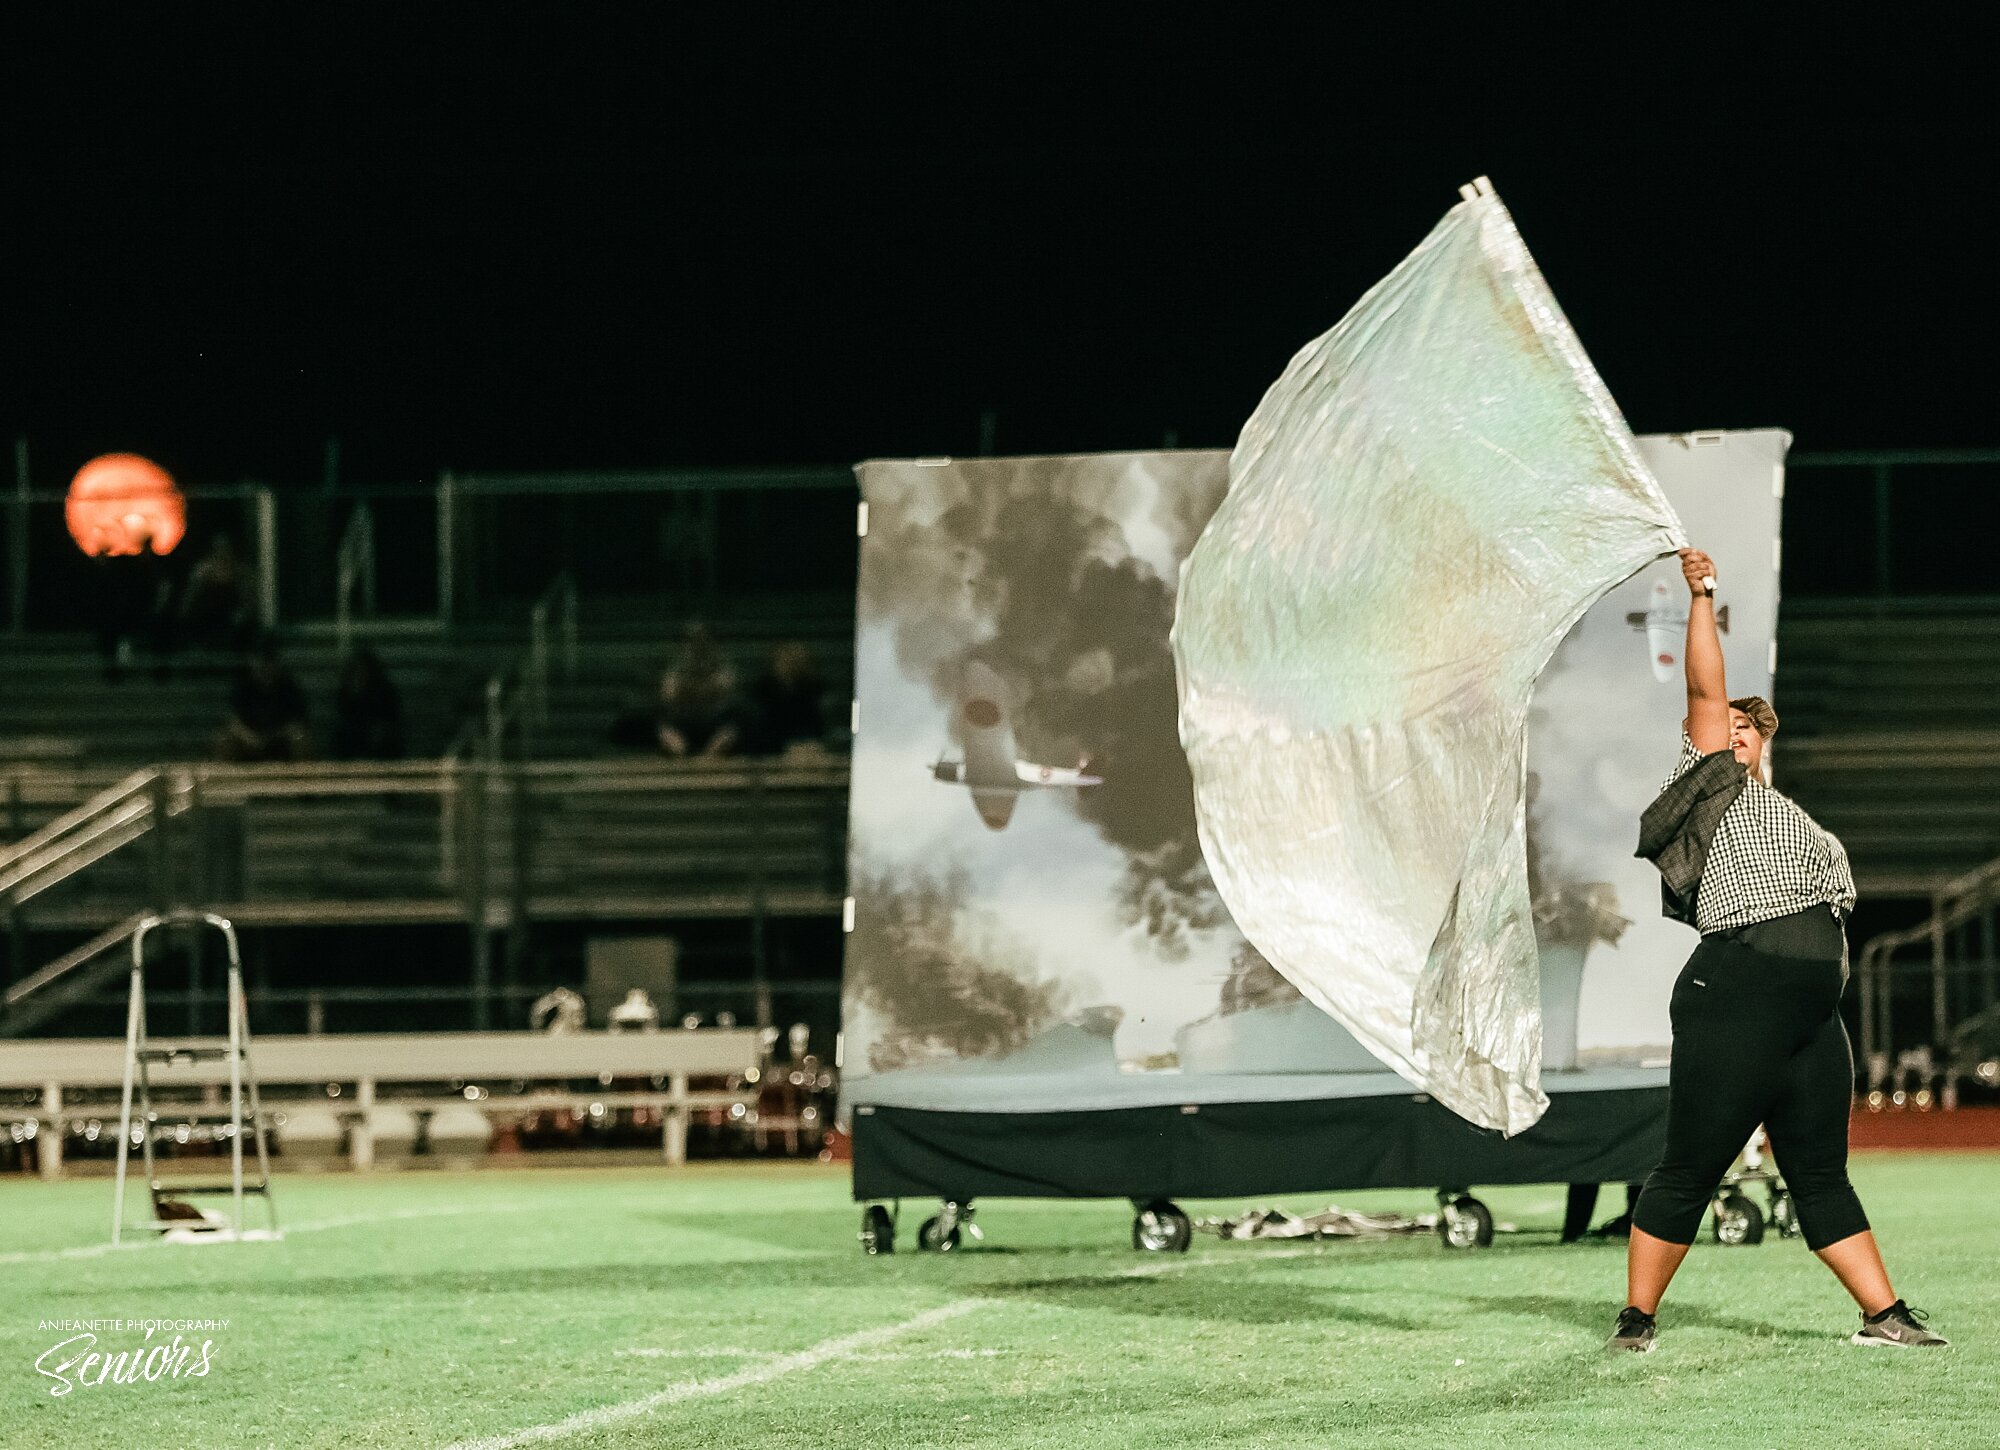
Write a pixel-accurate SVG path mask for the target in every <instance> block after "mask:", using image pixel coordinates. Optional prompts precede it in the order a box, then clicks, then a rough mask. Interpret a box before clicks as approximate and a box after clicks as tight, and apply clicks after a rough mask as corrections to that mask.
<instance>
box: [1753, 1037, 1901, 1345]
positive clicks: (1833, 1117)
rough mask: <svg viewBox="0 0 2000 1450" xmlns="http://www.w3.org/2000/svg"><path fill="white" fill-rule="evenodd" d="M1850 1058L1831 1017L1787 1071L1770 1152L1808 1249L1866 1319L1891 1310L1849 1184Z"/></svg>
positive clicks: (1890, 1292)
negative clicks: (1793, 1207)
mask: <svg viewBox="0 0 2000 1450" xmlns="http://www.w3.org/2000/svg"><path fill="white" fill-rule="evenodd" d="M1853 1096H1854V1055H1853V1050H1852V1049H1851V1048H1850V1046H1849V1045H1848V1041H1847V1028H1846V1027H1845V1026H1844V1025H1843V1024H1842V1022H1841V1020H1840V1016H1839V1014H1838V1013H1837V1012H1836V1013H1833V1014H1831V1015H1829V1016H1828V1017H1827V1019H1826V1021H1825V1022H1824V1023H1822V1024H1821V1026H1820V1028H1819V1030H1818V1031H1817V1032H1815V1033H1814V1034H1813V1036H1812V1039H1811V1040H1810V1041H1809V1042H1807V1044H1806V1045H1805V1046H1804V1047H1803V1048H1801V1049H1800V1050H1799V1052H1798V1053H1797V1054H1796V1055H1795V1056H1794V1057H1793V1058H1792V1060H1791V1062H1790V1063H1789V1064H1788V1066H1787V1071H1786V1074H1785V1089H1784V1092H1783V1093H1782V1094H1781V1095H1780V1097H1779V1099H1778V1101H1777V1103H1776V1104H1774V1105H1773V1107H1772V1109H1771V1116H1770V1120H1769V1122H1768V1123H1767V1125H1766V1126H1767V1127H1768V1128H1769V1130H1770V1135H1771V1151H1772V1153H1773V1155H1774V1156H1775V1157H1776V1158H1777V1160H1778V1167H1779V1169H1780V1170H1781V1171H1782V1172H1783V1174H1784V1177H1785V1187H1786V1188H1787V1189H1788V1190H1790V1192H1791V1195H1792V1202H1793V1204H1794V1205H1796V1207H1797V1209H1798V1214H1799V1226H1800V1227H1801V1228H1802V1229H1804V1230H1805V1236H1806V1243H1807V1245H1808V1246H1810V1247H1811V1249H1812V1251H1813V1252H1814V1253H1816V1254H1818V1255H1819V1257H1820V1260H1821V1262H1823V1263H1824V1264H1825V1265H1826V1266H1827V1267H1828V1268H1830V1269H1832V1270H1833V1272H1834V1274H1835V1276H1836V1277H1838V1278H1839V1280H1840V1282H1841V1284H1842V1285H1843V1286H1844V1287H1845V1288H1846V1289H1847V1292H1848V1293H1850V1294H1852V1295H1853V1296H1854V1302H1855V1303H1857V1304H1859V1305H1860V1306H1861V1312H1862V1313H1864V1314H1877V1313H1880V1312H1881V1311H1882V1310H1884V1309H1886V1308H1888V1307H1889V1306H1890V1305H1891V1304H1893V1303H1895V1302H1896V1293H1895V1290H1894V1289H1892V1288H1891V1287H1890V1285H1889V1274H1888V1271H1887V1270H1886V1269H1884V1268H1883V1267H1882V1255H1881V1252H1880V1251H1879V1250H1878V1249H1877V1248H1876V1246H1875V1235H1874V1234H1873V1233H1871V1232H1870V1231H1869V1227H1868V1215H1867V1214H1866V1213H1865V1212H1864V1211H1863V1210H1862V1207H1861V1199H1860V1197H1859V1195H1857V1194H1856V1193H1855V1191H1854V1185H1853V1184H1852V1183H1851V1182H1850V1181H1849V1180H1848V1177H1847V1120H1848V1114H1849V1111H1850V1108H1851V1105H1852V1101H1853Z"/></svg>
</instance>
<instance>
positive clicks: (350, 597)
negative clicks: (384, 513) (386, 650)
mask: <svg viewBox="0 0 2000 1450" xmlns="http://www.w3.org/2000/svg"><path fill="white" fill-rule="evenodd" d="M357 590H358V591H359V592H360V594H361V610H362V613H363V614H365V615H367V616H368V617H370V618H373V617H374V614H375V511H374V510H373V509H371V508H370V507H369V506H368V503H367V500H365V499H364V500H362V501H361V502H360V503H358V504H356V505H355V506H354V512H353V513H352V514H350V515H349V516H348V520H347V528H346V529H345V530H344V531H342V533H341V536H340V549H339V552H338V553H337V554H336V555H335V556H334V595H333V633H334V640H335V642H336V643H337V644H338V645H339V647H340V650H341V653H343V654H345V653H346V652H347V648H348V646H349V644H350V643H352V641H353V638H354V595H355V592H356V591H357Z"/></svg>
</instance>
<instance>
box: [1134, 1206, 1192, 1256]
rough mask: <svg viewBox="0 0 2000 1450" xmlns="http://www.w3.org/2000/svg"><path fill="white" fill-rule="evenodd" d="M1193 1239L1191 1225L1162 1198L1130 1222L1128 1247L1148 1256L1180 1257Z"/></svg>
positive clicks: (1176, 1207) (1186, 1218)
mask: <svg viewBox="0 0 2000 1450" xmlns="http://www.w3.org/2000/svg"><path fill="white" fill-rule="evenodd" d="M1193 1238H1194V1224H1193V1223H1192V1222H1190V1221H1189V1219H1188V1216H1187V1215H1186V1214H1185V1213H1183V1212H1181V1210H1180V1208H1179V1206H1178V1205H1176V1204H1172V1203H1168V1202H1167V1201H1166V1200H1165V1199H1159V1200H1157V1201H1155V1202H1153V1203H1149V1204H1147V1205H1146V1206H1145V1207H1144V1208H1142V1209H1140V1210H1139V1214H1138V1217H1136V1218H1134V1219H1133V1220H1132V1247H1133V1248H1135V1249H1140V1250H1142V1251H1144V1252H1146V1253H1149V1254H1184V1253H1186V1252H1187V1250H1188V1244H1189V1242H1190V1241H1192V1240H1193Z"/></svg>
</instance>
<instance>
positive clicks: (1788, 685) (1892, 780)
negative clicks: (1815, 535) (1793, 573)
mask: <svg viewBox="0 0 2000 1450" xmlns="http://www.w3.org/2000/svg"><path fill="white" fill-rule="evenodd" d="M1779 646H1780V655H1779V670H1778V689H1777V694H1778V699H1777V705H1778V708H1779V711H1780V713H1781V714H1782V715H1783V717H1784V721H1785V724H1784V729H1783V732H1782V733H1781V734H1780V735H1779V737H1778V740H1777V744H1776V747H1775V749H1774V751H1773V762H1774V769H1775V771H1776V778H1777V784H1778V785H1779V787H1780V788H1781V789H1783V790H1785V791H1787V792H1789V793H1791V794H1792V795H1794V796H1796V797H1797V798H1798V800H1799V801H1800V803H1801V804H1803V805H1805V806H1806V807H1807V808H1808V809H1809V810H1811V811H1812V812H1813V814H1814V815H1815V816H1816V817H1817V818H1818V819H1819V820H1820V821H1822V822H1823V823H1824V824H1825V825H1826V827H1827V828H1828V829H1829V830H1831V831H1833V832H1834V833H1835V834H1836V835H1838V836H1839V837H1840V838H1841V840H1842V842H1843V843H1844V844H1845V845H1846V847H1847V850H1848V854H1849V856H1850V857H1851V858H1852V860H1853V862H1854V866H1855V873H1856V880H1857V884H1858V885H1859V886H1860V888H1861V890H1862V891H1863V893H1865V894H1868V895H1873V896H1892V895H1917V896H1921V895H1926V894H1928V893H1929V892H1930V891H1932V890H1934V889H1935V888H1936V887H1937V886H1938V885H1940V884H1941V883H1943V882H1945V881H1948V880H1950V879H1952V878H1955V877H1957V876H1959V875H1961V874H1962V873H1964V872H1966V871H1969V870H1971V869H1972V868H1973V867H1975V866H1978V865H1979V864H1981V863H1982V862H1984V861H1988V860H1991V859H1992V858H1994V857H1995V856H2000V613H1996V612H1994V611H1992V610H1990V609H1985V608H1980V607H1976V606H1974V605H1973V604H1969V603H1962V602H1924V601H1901V602H1891V603H1887V604H1885V603H1882V602H1879V601H1874V600H1848V601H1837V602H1836V601H1807V602H1803V603H1789V602H1788V603H1787V604H1786V606H1785V609H1784V613H1783V616H1782V619H1781V623H1780V634H1779Z"/></svg>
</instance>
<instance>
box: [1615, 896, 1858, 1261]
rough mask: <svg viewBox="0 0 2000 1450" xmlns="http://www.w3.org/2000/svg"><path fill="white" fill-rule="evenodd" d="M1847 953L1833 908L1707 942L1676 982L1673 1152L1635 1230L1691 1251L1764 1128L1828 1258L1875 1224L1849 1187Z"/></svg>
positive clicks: (1670, 1090)
mask: <svg viewBox="0 0 2000 1450" xmlns="http://www.w3.org/2000/svg"><path fill="white" fill-rule="evenodd" d="M1753 943H1754V945H1753ZM1829 948H1830V954H1829ZM1843 948H1844V942H1843V938H1842V933H1841V926H1840V921H1839V919H1838V918H1837V917H1835V916H1834V915H1833V913H1832V911H1831V910H1830V909H1828V908H1827V907H1824V906H1819V907H1813V908H1811V909H1810V910H1809V911H1802V912H1797V913H1794V915H1793V916H1789V917H1783V918H1780V919H1779V920H1778V921H1775V922H1760V923H1758V924H1757V925H1756V926H1754V927H1747V928H1744V929H1743V930H1741V931H1736V932H1716V933H1713V934H1711V935H1708V936H1705V937H1703V938H1702V939H1701V944H1700V945H1699V946H1697V947H1696V948H1695V950H1694V955H1693V956H1691V957H1689V958H1688V963H1687V965H1686V966H1685V967H1683V968H1682V969H1681V974H1680V979H1679V980H1678V981H1676V982H1675V983H1674V995H1673V1003H1672V1008H1671V1011H1672V1016H1673V1028H1674V1048H1673V1064H1672V1067H1671V1068H1670V1069H1669V1072H1668V1087H1667V1148H1666V1154H1665V1156H1664V1157H1662V1158H1661V1160H1660V1166H1659V1167H1658V1168H1656V1169H1654V1170H1653V1173H1652V1176H1651V1177H1649V1178H1648V1179H1647V1180H1646V1186H1645V1188H1644V1189H1643V1190H1642V1191H1641V1193H1640V1194H1639V1202H1638V1205H1637V1206H1636V1207H1635V1208H1634V1209H1633V1211H1632V1222H1633V1223H1634V1224H1635V1225H1637V1226H1638V1227H1639V1228H1642V1229H1644V1230H1645V1231H1646V1232H1647V1233H1649V1234H1651V1235H1653V1236H1654V1237H1655V1238H1660V1239H1665V1240H1666V1241H1667V1242H1669V1243H1676V1244H1691V1243H1693V1242H1694V1239H1695V1232H1696V1230H1698V1229H1699V1228H1700V1227H1701V1218H1702V1214H1703V1213H1704V1212H1705V1211H1706V1210H1707V1208H1708V1205H1709V1203H1710V1201H1711V1200H1712V1199H1713V1197H1714V1195H1715V1190H1716V1188H1717V1186H1718V1185H1719V1184H1720V1183H1721V1182H1722V1175H1723V1174H1724V1173H1726V1172H1728V1170H1729V1166H1730V1164H1731V1163H1733V1162H1734V1161H1735V1159H1736V1155H1737V1154H1738V1153H1740V1152H1741V1151H1742V1150H1743V1145H1744V1144H1745V1143H1746V1142H1748V1141H1749V1139H1750V1135H1751V1134H1752V1133H1753V1132H1755V1131H1756V1130H1757V1126H1758V1125H1759V1124H1760V1123H1761V1124H1762V1125H1763V1126H1764V1129H1765V1132H1766V1133H1767V1134H1768V1135H1769V1138H1770V1142H1771V1151H1772V1153H1773V1154H1774V1155H1775V1156H1776V1157H1777V1160H1778V1168H1779V1171H1780V1172H1782V1173H1783V1175H1784V1179H1785V1186H1786V1187H1787V1188H1788V1189H1790V1190H1791V1195H1792V1203H1793V1205H1794V1207H1796V1209H1797V1210H1798V1215H1799V1226H1800V1228H1802V1229H1803V1230H1804V1231H1805V1239H1806V1243H1807V1244H1808V1245H1809V1246H1810V1247H1812V1248H1813V1249H1814V1250H1819V1249H1823V1248H1825V1247H1827V1246H1828V1245H1829V1244H1836V1243H1839V1242H1840V1241H1841V1240H1842V1239H1844V1238H1848V1237H1850V1236H1851V1235H1854V1234H1858V1233H1861V1232H1864V1231H1865V1230H1866V1229H1867V1227H1868V1216H1867V1215H1866V1214H1865V1213H1863V1212H1862V1209H1861V1200H1860V1199H1859V1198H1858V1197H1857V1196H1856V1195H1855V1192H1854V1186H1853V1185H1852V1184H1851V1183H1849V1182H1848V1180H1847V1118H1848V1112H1849V1108H1850V1105H1851V1103H1852V1099H1853V1094H1854V1055H1853V1051H1852V1049H1851V1048H1850V1047H1849V1045H1848V1041H1847V1028H1846V1026H1845V1025H1844V1024H1843V1023H1842V1022H1841V1020H1840V994H1841V989H1842V988H1843V986H1844V985H1845V983H1846V975H1847V971H1846V957H1845V952H1844V949H1843ZM1779 953H1783V954H1782V955H1781V954H1779Z"/></svg>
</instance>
